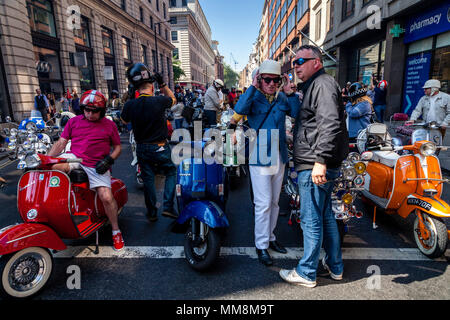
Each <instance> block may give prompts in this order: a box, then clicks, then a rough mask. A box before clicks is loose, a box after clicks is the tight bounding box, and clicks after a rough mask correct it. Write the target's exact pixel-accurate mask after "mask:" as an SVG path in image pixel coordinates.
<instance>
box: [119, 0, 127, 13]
mask: <svg viewBox="0 0 450 320" xmlns="http://www.w3.org/2000/svg"><path fill="white" fill-rule="evenodd" d="M120 7H121V8H122V10H123V11H127V1H126V0H120Z"/></svg>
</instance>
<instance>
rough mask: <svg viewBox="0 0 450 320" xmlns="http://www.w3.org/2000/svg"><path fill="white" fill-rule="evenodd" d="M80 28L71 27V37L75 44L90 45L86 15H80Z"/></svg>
mask: <svg viewBox="0 0 450 320" xmlns="http://www.w3.org/2000/svg"><path fill="white" fill-rule="evenodd" d="M80 27H81V28H79V29H76V28H75V29H73V38H74V41H75V43H76V44H79V45H82V46H85V47H90V46H91V41H90V38H89V20H88V19H87V18H86V17H81V25H80Z"/></svg>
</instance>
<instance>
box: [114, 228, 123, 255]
mask: <svg viewBox="0 0 450 320" xmlns="http://www.w3.org/2000/svg"><path fill="white" fill-rule="evenodd" d="M113 243H114V244H113V248H114V250H115V251H120V250H122V249H123V247H124V246H125V243H124V242H123V238H122V233H120V232H119V233H118V234H116V235H115V236H113Z"/></svg>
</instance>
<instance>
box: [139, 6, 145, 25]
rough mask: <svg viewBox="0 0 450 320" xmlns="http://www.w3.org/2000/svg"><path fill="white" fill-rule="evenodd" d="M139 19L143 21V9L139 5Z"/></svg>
mask: <svg viewBox="0 0 450 320" xmlns="http://www.w3.org/2000/svg"><path fill="white" fill-rule="evenodd" d="M139 19H140V20H141V22H144V9H142V7H139Z"/></svg>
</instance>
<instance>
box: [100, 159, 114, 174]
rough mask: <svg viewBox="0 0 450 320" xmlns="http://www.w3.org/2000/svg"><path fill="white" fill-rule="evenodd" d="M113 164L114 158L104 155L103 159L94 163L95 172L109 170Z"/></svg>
mask: <svg viewBox="0 0 450 320" xmlns="http://www.w3.org/2000/svg"><path fill="white" fill-rule="evenodd" d="M113 164H114V159H113V158H111V157H110V156H106V157H105V159H103V160H100V161H99V162H97V164H96V165H95V172H97V173H98V174H104V173H105V172H106V171H108V170H109V168H111V166H112V165H113Z"/></svg>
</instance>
